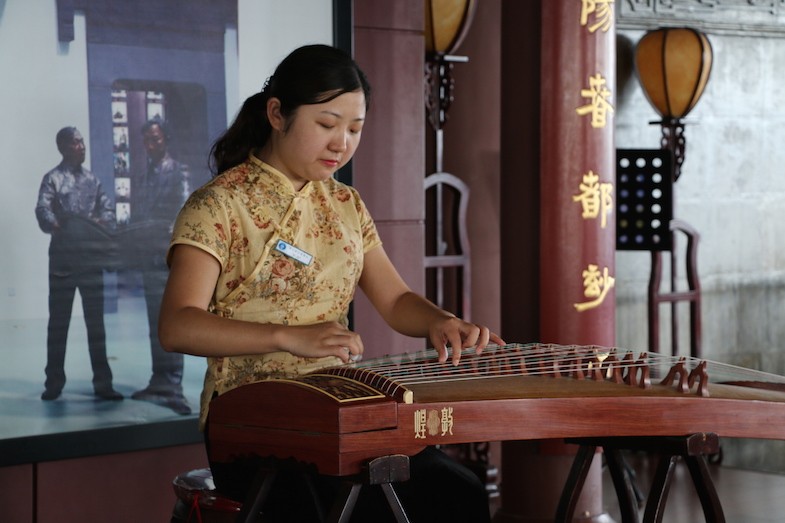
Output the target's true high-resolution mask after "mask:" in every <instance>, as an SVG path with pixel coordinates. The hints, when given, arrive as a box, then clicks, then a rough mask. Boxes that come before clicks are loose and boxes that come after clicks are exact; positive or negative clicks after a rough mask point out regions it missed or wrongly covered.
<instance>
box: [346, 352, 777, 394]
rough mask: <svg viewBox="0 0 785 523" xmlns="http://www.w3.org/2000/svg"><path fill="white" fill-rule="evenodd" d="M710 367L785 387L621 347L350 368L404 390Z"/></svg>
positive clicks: (432, 357) (726, 377)
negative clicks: (435, 383) (487, 381)
mask: <svg viewBox="0 0 785 523" xmlns="http://www.w3.org/2000/svg"><path fill="white" fill-rule="evenodd" d="M702 363H705V364H706V371H707V374H708V376H709V381H710V382H715V383H716V382H723V381H741V380H749V381H756V382H771V383H785V376H779V375H776V374H770V373H765V372H762V371H758V370H753V369H746V368H744V367H739V366H735V365H730V364H725V363H719V362H713V361H708V360H702V359H698V358H692V357H686V356H665V355H661V354H652V353H645V352H644V353H638V354H636V353H634V352H633V351H631V350H628V349H620V348H617V347H610V348H609V347H601V346H596V345H556V344H540V343H536V344H526V345H524V344H510V345H503V346H497V345H489V346H488V347H486V348H485V350H484V351H483V352H482V353H481V354H479V355H477V354H475V351H474V349H473V348H469V349H464V350H463V351H462V354H461V360H460V363H459V365H457V366H453V365H451V364H450V363H449V362H447V363H440V362H439V361H438V355H437V353H436V351H435V350H434V349H429V350H425V351H421V352H417V353H412V354H401V355H395V356H386V357H382V358H378V359H373V360H368V361H365V362H362V363H352V364H348V365H349V366H351V367H353V368H357V369H363V370H365V371H368V372H372V373H374V374H378V375H381V376H384V377H385V378H387V379H389V380H392V381H394V382H395V383H398V384H400V385H403V386H406V385H409V384H416V383H427V382H431V381H435V380H438V381H440V382H444V381H457V380H474V379H483V378H490V377H498V376H503V375H517V374H526V375H531V376H543V375H555V374H556V373H558V374H559V375H562V376H569V375H571V374H575V373H577V372H582V373H586V372H591V371H594V370H595V369H599V370H600V371H601V372H603V373H612V372H613V369H614V367H616V368H621V369H622V370H625V371H628V370H630V369H636V368H639V367H644V366H645V367H648V369H649V373H650V375H651V377H652V378H658V377H659V378H662V377H664V376H665V375H666V374H667V373H668V371H669V369H671V368H672V367H673V366H675V365H678V364H682V365H684V367H685V368H686V370H687V371H688V372H689V371H691V370H692V369H694V368H696V367H697V366H698V365H700V364H702Z"/></svg>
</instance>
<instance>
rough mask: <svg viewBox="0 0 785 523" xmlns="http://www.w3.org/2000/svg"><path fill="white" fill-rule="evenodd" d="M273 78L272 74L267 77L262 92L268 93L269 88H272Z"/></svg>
mask: <svg viewBox="0 0 785 523" xmlns="http://www.w3.org/2000/svg"><path fill="white" fill-rule="evenodd" d="M272 80H273V77H272V76H268V77H267V80H265V81H264V85H263V86H262V91H261V92H263V93H267V90H268V89H269V88H270V83H271V82H272Z"/></svg>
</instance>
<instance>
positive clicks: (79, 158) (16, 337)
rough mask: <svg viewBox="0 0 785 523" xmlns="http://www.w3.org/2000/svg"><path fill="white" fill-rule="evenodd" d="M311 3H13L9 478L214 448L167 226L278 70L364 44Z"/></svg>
mask: <svg viewBox="0 0 785 523" xmlns="http://www.w3.org/2000/svg"><path fill="white" fill-rule="evenodd" d="M305 1H307V3H308V4H309V5H308V7H307V9H308V12H309V13H311V14H312V15H313V16H309V20H307V21H303V20H301V18H302V17H301V16H300V13H301V12H302V9H303V6H302V5H301V2H298V5H297V6H294V5H292V3H291V2H288V1H287V0H271V1H265V2H257V1H255V0H174V1H171V2H160V1H158V0H138V1H135V2H127V1H123V0H56V1H54V2H47V3H43V4H41V5H33V4H36V3H35V2H33V3H30V2H22V1H17V0H10V1H8V2H0V69H1V70H5V71H6V72H8V73H9V74H8V75H6V76H4V78H5V80H4V81H3V82H0V106H2V112H3V114H4V120H5V121H6V122H13V123H12V124H10V125H7V126H5V130H4V131H2V133H4V136H3V139H2V140H0V143H2V145H0V147H2V148H3V152H4V153H5V154H4V157H5V158H6V159H7V160H8V162H7V165H6V170H5V171H4V172H5V173H6V174H5V176H6V180H7V181H8V183H7V184H5V186H6V189H5V190H4V191H3V193H2V196H0V198H2V203H3V205H2V206H0V208H1V209H2V211H0V212H2V213H3V218H4V219H5V223H6V224H9V225H8V226H7V227H4V228H3V229H2V231H0V237H1V239H2V243H3V245H4V246H5V247H4V254H3V256H2V268H3V270H2V271H0V339H1V340H2V341H0V355H2V361H3V364H2V365H0V399H1V400H2V401H0V466H5V465H12V464H17V463H25V462H34V461H48V460H53V459H62V458H66V457H75V456H82V455H90V454H94V453H102V452H121V451H127V450H136V449H141V448H149V447H156V446H165V445H172V444H183V443H191V442H197V441H201V434H200V433H199V432H198V429H197V418H198V413H199V396H200V393H201V388H202V380H203V377H204V371H205V369H206V362H205V361H204V359H203V358H198V357H192V356H183V355H181V354H172V353H167V352H165V351H163V350H162V349H161V347H160V345H159V344H158V340H157V332H156V323H157V314H158V308H159V306H160V298H161V294H162V292H163V286H164V285H165V282H166V277H167V272H168V271H167V266H166V251H167V247H168V241H169V236H170V233H171V226H172V223H173V221H174V219H175V217H176V215H177V212H178V211H179V208H180V206H181V205H182V203H183V202H184V198H186V197H187V196H188V194H190V192H191V191H193V190H194V189H196V188H197V187H199V186H200V185H202V184H204V183H205V182H207V181H208V180H209V179H210V178H211V176H212V174H211V173H210V171H209V168H208V155H209V150H210V147H211V145H212V143H213V142H214V140H215V139H216V138H217V137H218V136H220V134H221V133H222V132H223V131H224V130H225V129H226V127H227V125H228V124H229V123H230V122H231V120H232V119H233V117H234V115H235V113H236V111H237V110H238V109H239V106H240V104H241V103H242V101H243V100H244V99H245V98H246V97H247V96H250V95H251V94H253V93H254V92H256V91H258V90H259V89H261V87H262V85H263V84H264V80H265V79H266V78H267V77H268V76H270V75H271V74H272V72H273V71H272V70H273V67H274V66H275V64H277V63H278V62H279V61H280V59H281V58H282V57H283V56H285V55H286V54H288V52H289V51H291V50H292V49H294V48H295V47H297V46H299V45H302V44H305V43H328V44H330V43H333V41H334V38H335V37H334V34H335V29H334V27H338V26H339V25H340V26H341V27H344V28H348V30H349V31H350V30H351V28H350V25H347V23H346V21H345V20H343V21H341V22H340V24H339V22H338V19H339V17H338V16H334V14H333V13H334V9H335V12H336V13H337V12H344V13H346V9H345V6H347V5H349V4H350V3H349V2H345V1H337V0H336V1H335V2H324V1H323V0H305ZM341 5H342V6H344V7H343V8H342V9H337V8H336V6H341ZM244 28H248V30H245V29H244ZM22 45H23V46H24V48H25V52H24V53H19V47H20V46H22ZM11 72H13V74H11Z"/></svg>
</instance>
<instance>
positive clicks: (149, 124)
mask: <svg viewBox="0 0 785 523" xmlns="http://www.w3.org/2000/svg"><path fill="white" fill-rule="evenodd" d="M156 125H157V126H158V128H159V129H161V133H162V134H163V135H164V140H165V141H166V143H167V144H168V143H169V141H170V138H171V135H170V134H169V126H168V125H166V122H164V121H163V120H162V119H161V118H160V117H158V116H155V117H153V118H151V119H150V120H147V121H146V122H145V123H143V124H142V129H141V131H142V135H144V134H145V133H146V132H147V131H149V130H150V129H152V128H153V126H156Z"/></svg>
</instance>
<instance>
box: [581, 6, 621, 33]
mask: <svg viewBox="0 0 785 523" xmlns="http://www.w3.org/2000/svg"><path fill="white" fill-rule="evenodd" d="M613 2H614V0H581V25H582V26H584V27H587V26H588V29H589V32H590V33H593V32H595V31H597V30H598V29H601V30H602V32H604V33H607V32H608V30H609V29H610V28H611V25H613V17H614V15H613ZM590 15H593V18H594V23H592V24H591V25H589V16H590Z"/></svg>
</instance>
